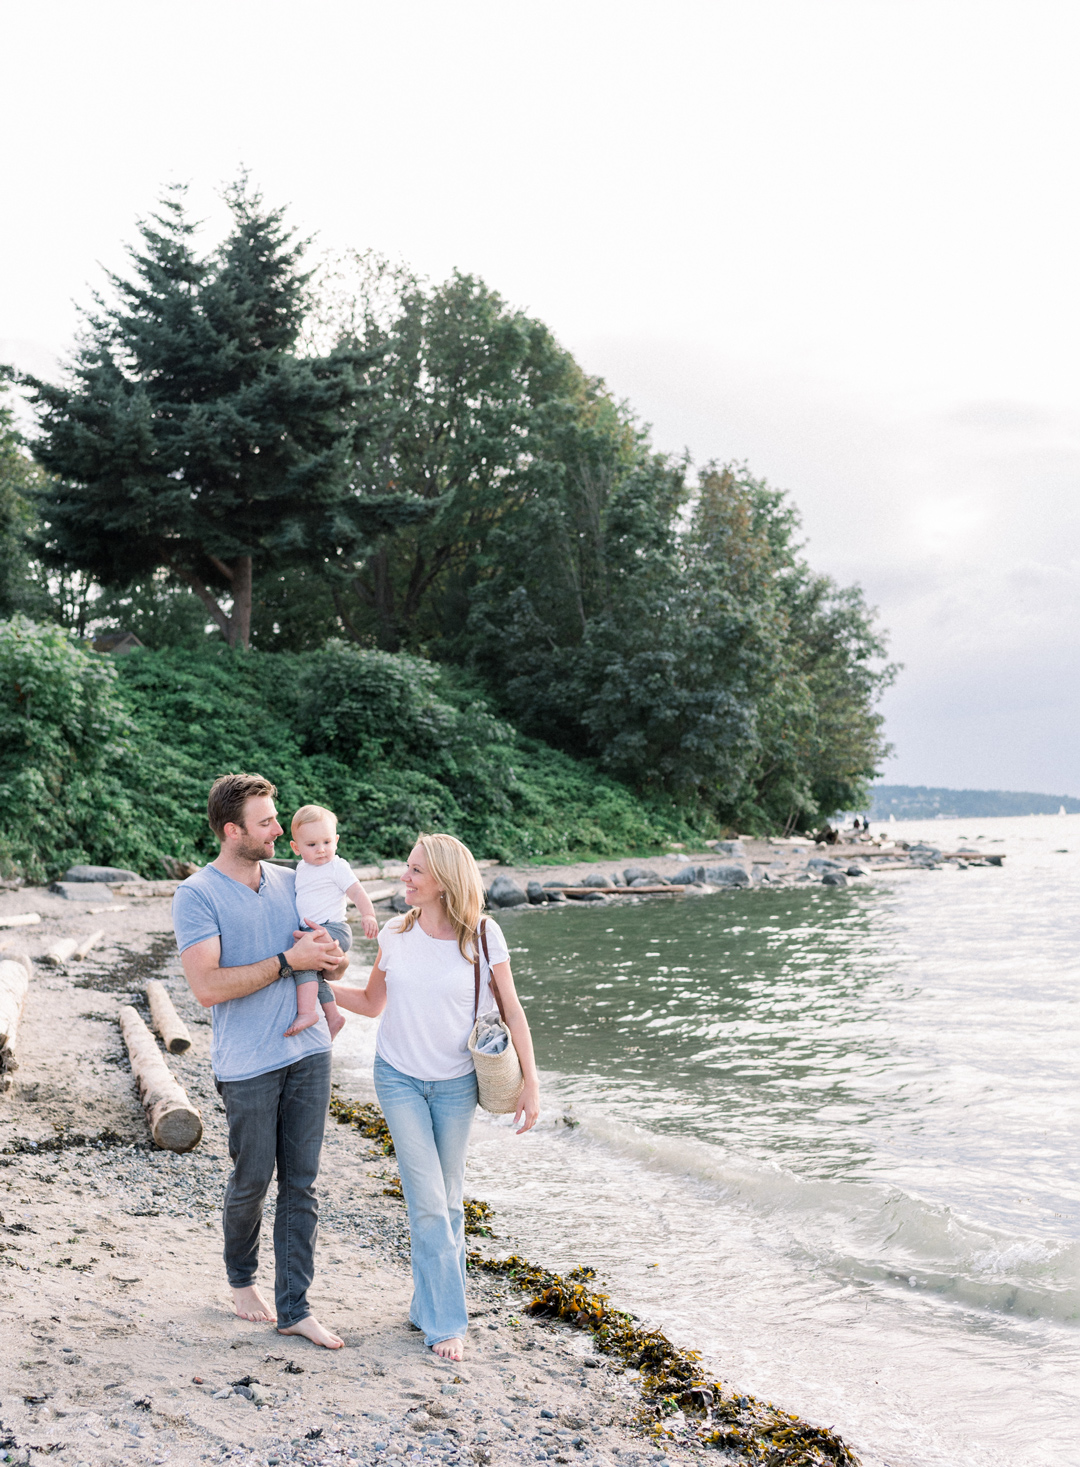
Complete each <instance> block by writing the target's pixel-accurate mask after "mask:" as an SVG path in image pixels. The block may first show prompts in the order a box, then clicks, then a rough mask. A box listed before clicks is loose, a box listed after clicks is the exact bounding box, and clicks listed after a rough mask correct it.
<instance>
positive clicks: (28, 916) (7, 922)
mask: <svg viewBox="0 0 1080 1467" xmlns="http://www.w3.org/2000/svg"><path fill="white" fill-rule="evenodd" d="M40 921H41V913H40V912H17V913H16V914H15V915H14V916H13V917H0V927H31V926H33V924H34V923H35V922H40Z"/></svg>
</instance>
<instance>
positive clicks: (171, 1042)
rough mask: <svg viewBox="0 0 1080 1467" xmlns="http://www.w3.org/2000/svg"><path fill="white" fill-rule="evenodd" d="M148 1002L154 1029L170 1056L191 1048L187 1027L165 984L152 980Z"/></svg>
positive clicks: (148, 986) (148, 991)
mask: <svg viewBox="0 0 1080 1467" xmlns="http://www.w3.org/2000/svg"><path fill="white" fill-rule="evenodd" d="M146 1001H147V1003H148V1004H149V1005H150V1017H151V1018H152V1019H153V1021H154V1028H155V1029H156V1030H157V1031H158V1033H159V1034H160V1035H161V1042H162V1044H164V1046H165V1048H166V1049H167V1050H168V1051H169V1053H170V1054H183V1053H184V1051H185V1050H187V1049H190V1048H191V1035H190V1034H189V1033H188V1028H187V1025H186V1024H185V1023H184V1021H183V1019H182V1018H181V1017H180V1015H179V1014H178V1013H177V1012H176V1010H175V1009H174V1008H173V1001H172V999H171V998H170V997H169V991H168V989H167V988H166V987H165V985H164V983H161V982H159V981H158V979H156V978H151V979H150V981H149V983H147V985H146Z"/></svg>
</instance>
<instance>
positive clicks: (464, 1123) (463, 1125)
mask: <svg viewBox="0 0 1080 1467" xmlns="http://www.w3.org/2000/svg"><path fill="white" fill-rule="evenodd" d="M375 1094H376V1096H377V1097H378V1101H379V1104H380V1106H381V1107H382V1113H383V1115H384V1116H385V1117H386V1124H387V1125H388V1126H389V1127H390V1134H391V1136H392V1137H393V1138H394V1151H395V1153H396V1155H397V1163H398V1170H399V1171H400V1173H401V1190H402V1192H403V1193H404V1194H405V1205H406V1206H407V1207H408V1209H409V1239H410V1242H411V1244H412V1274H413V1297H412V1304H411V1306H410V1308H409V1318H410V1319H411V1320H412V1322H413V1324H415V1325H416V1327H417V1329H422V1330H423V1331H424V1343H425V1344H427V1345H437V1344H438V1343H439V1341H440V1340H451V1339H454V1338H455V1337H456V1338H458V1339H464V1338H465V1331H466V1330H467V1329H468V1327H469V1314H468V1310H467V1308H466V1306H465V1210H464V1208H463V1206H462V1200H461V1196H462V1189H463V1188H464V1185H465V1154H466V1152H467V1151H468V1149H469V1130H470V1128H471V1127H472V1121H473V1116H474V1115H475V1114H476V1076H475V1074H469V1075H461V1076H459V1077H458V1078H457V1079H456V1080H414V1079H413V1077H412V1076H411V1075H403V1074H402V1073H401V1071H400V1070H395V1069H394V1067H393V1065H389V1064H387V1062H386V1061H385V1060H384V1059H383V1058H382V1057H381V1056H380V1055H376V1056H375Z"/></svg>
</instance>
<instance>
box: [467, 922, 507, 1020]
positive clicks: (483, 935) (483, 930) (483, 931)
mask: <svg viewBox="0 0 1080 1467" xmlns="http://www.w3.org/2000/svg"><path fill="white" fill-rule="evenodd" d="M480 948H483V950H484V962H485V963H486V964H487V969H488V979H489V981H490V983H491V991H492V993H493V994H494V995H495V1002H496V1004H497V1005H498V1009H499V1018H500V1019H502V1021H503V1023H505V1022H506V1014H505V1013H504V1012H503V1005H502V999H501V998H500V997H499V985H498V984H497V983H496V982H495V974H494V973H493V972H492V971H491V956H490V954H489V953H488V941H487V918H486V917H481V919H480V947H478V948H477V950H476V956H475V957H474V958H473V1023H474V1024H475V1023H476V1019H477V1016H478V1014H479V1013H480Z"/></svg>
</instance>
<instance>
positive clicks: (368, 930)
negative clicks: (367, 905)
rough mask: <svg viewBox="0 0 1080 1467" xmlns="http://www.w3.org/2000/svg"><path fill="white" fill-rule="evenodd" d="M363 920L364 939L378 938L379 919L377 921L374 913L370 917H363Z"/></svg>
mask: <svg viewBox="0 0 1080 1467" xmlns="http://www.w3.org/2000/svg"><path fill="white" fill-rule="evenodd" d="M363 920H364V936H365V937H378V935H379V919H378V917H376V916H375V914H374V912H373V913H372V914H371V916H370V917H365V918H364V919H363Z"/></svg>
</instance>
